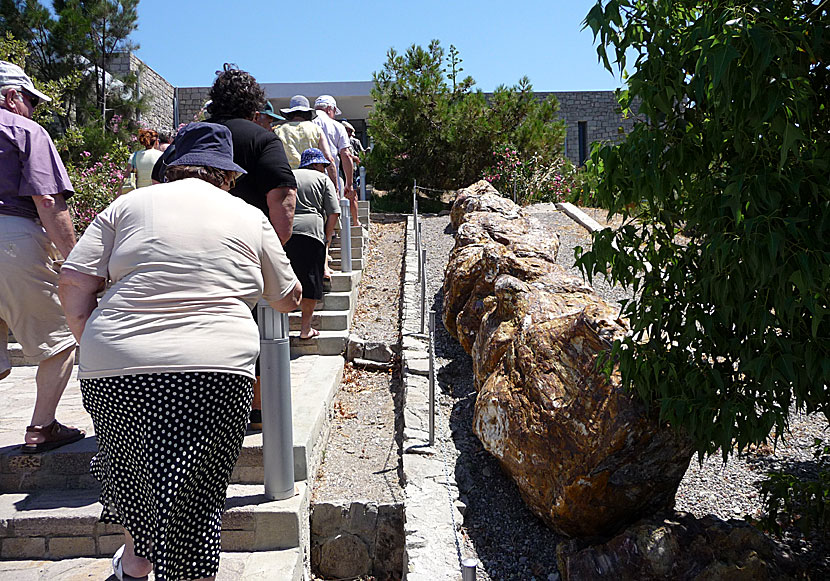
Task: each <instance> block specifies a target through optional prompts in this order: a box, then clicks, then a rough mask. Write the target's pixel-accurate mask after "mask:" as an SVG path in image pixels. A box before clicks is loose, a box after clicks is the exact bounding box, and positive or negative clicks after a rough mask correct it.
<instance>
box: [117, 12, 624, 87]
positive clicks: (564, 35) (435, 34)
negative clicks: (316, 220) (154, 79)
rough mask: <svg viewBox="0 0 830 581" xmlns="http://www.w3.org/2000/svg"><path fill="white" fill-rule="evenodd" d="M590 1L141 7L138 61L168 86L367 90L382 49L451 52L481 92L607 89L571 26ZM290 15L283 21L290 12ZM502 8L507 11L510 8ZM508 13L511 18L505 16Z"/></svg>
mask: <svg viewBox="0 0 830 581" xmlns="http://www.w3.org/2000/svg"><path fill="white" fill-rule="evenodd" d="M593 4H594V2H593V0H572V1H562V0H560V1H550V0H548V1H542V0H524V1H522V2H517V3H516V4H515V5H510V4H509V3H508V2H504V1H503V0H502V1H499V2H494V1H488V0H484V1H477V2H476V1H468V0H463V1H457V0H443V1H435V0H410V1H409V2H403V1H401V0H387V1H385V2H380V1H375V0H367V1H359V0H353V1H348V0H340V1H338V2H333V1H330V0H314V1H311V2H294V3H291V2H273V1H271V2H266V1H263V0H248V1H246V0H242V1H240V2H237V3H235V4H234V3H232V2H228V1H227V0H224V1H222V2H219V1H216V0H199V1H195V0H176V1H175V2H170V1H169V0H141V2H140V3H139V8H138V14H139V29H138V31H137V32H135V33H134V34H133V40H135V41H136V42H138V43H139V45H140V48H139V50H138V51H137V54H138V56H139V57H140V58H141V59H142V60H143V61H144V62H146V63H147V64H148V65H149V66H150V67H152V68H153V69H155V70H156V71H158V72H159V73H160V74H161V75H162V76H164V77H165V78H166V79H167V80H168V81H170V82H171V83H172V84H173V85H176V86H179V87H189V86H207V85H210V84H211V83H212V82H213V78H214V73H215V71H216V70H217V69H219V68H221V66H222V63H224V62H232V63H236V64H237V65H239V67H240V68H242V69H244V70H247V71H249V72H251V73H252V74H253V75H254V76H255V77H256V78H257V80H258V81H260V82H263V83H281V82H291V83H297V82H321V81H368V80H371V77H372V72H373V71H377V70H379V69H380V68H381V67H382V66H383V63H384V62H385V60H386V51H387V50H388V49H389V48H390V47H394V48H395V49H397V50H398V51H399V52H402V51H403V50H405V49H406V48H407V47H408V46H409V45H411V44H413V43H415V44H421V45H424V46H426V44H427V43H429V41H430V40H432V39H434V38H437V39H439V40H440V41H441V44H442V45H443V46H444V47H445V48H446V49H448V48H449V45H450V44H454V45H455V46H456V47H457V48H458V49H459V51H460V53H461V57H462V58H463V59H464V62H463V63H462V66H463V67H464V73H463V74H469V75H472V76H473V78H474V79H475V80H476V86H477V87H479V88H481V89H483V90H485V91H491V90H492V89H493V88H495V87H496V86H497V85H499V84H507V85H512V84H515V83H516V82H517V81H518V80H519V79H520V78H521V77H522V76H523V75H527V76H528V77H529V78H530V80H531V82H532V83H533V87H534V89H536V90H537V91H587V90H609V89H614V88H617V87H618V86H620V83H619V81H618V79H617V78H615V77H614V76H612V75H611V74H610V73H609V72H607V71H606V70H605V69H603V68H602V66H601V65H600V64H599V63H598V62H597V57H596V50H595V47H594V44H593V37H592V34H591V32H590V30H581V28H582V25H581V22H582V20H583V19H584V18H585V15H586V14H587V13H588V11H589V10H590V8H591V6H593ZM292 6H293V7H295V8H294V10H295V12H294V13H293V15H292V14H290V13H284V12H283V11H284V10H291V8H289V7H292ZM511 6H512V7H511ZM508 8H510V9H508Z"/></svg>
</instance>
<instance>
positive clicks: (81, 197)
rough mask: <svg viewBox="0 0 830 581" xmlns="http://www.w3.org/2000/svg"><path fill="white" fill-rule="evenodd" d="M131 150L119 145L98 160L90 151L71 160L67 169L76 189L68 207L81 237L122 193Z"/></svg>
mask: <svg viewBox="0 0 830 581" xmlns="http://www.w3.org/2000/svg"><path fill="white" fill-rule="evenodd" d="M128 157H129V150H128V149H127V146H126V145H123V144H119V145H117V146H115V147H113V148H112V149H111V151H110V152H108V153H105V154H104V155H103V156H102V157H101V158H100V159H97V160H96V159H95V158H94V157H93V156H92V154H91V153H90V152H88V151H87V152H82V153H81V159H82V161H80V162H78V163H69V164H67V166H66V170H67V172H68V173H69V179H70V180H71V181H72V185H73V187H74V188H75V195H74V196H72V197H71V198H70V199H69V208H70V211H71V213H72V221H73V223H74V225H75V231H76V233H77V234H78V235H79V236H80V235H81V234H83V232H84V230H86V227H87V226H89V224H90V222H92V220H93V219H94V218H95V216H97V215H98V214H99V213H100V212H101V211H102V210H103V209H104V208H106V207H107V206H109V205H110V204H111V203H112V201H113V200H114V199H115V198H117V197H118V195H119V194H120V193H121V186H122V184H123V183H124V179H125V178H126V175H127V172H126V165H127V159H128Z"/></svg>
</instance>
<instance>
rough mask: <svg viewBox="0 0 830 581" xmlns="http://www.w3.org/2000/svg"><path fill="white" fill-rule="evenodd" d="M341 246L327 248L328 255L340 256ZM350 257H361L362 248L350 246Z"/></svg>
mask: <svg viewBox="0 0 830 581" xmlns="http://www.w3.org/2000/svg"><path fill="white" fill-rule="evenodd" d="M341 253H342V249H341V248H329V256H331V257H332V258H333V259H334V258H341ZM352 258H363V248H361V247H352Z"/></svg>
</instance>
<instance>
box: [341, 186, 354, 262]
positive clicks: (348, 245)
mask: <svg viewBox="0 0 830 581" xmlns="http://www.w3.org/2000/svg"><path fill="white" fill-rule="evenodd" d="M351 271H352V215H351V210H350V206H349V200H348V199H347V198H341V199H340V272H351Z"/></svg>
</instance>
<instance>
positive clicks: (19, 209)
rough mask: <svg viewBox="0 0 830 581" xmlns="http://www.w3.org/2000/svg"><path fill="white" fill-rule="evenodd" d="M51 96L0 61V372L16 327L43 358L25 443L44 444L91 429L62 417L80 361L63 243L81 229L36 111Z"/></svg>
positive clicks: (67, 246) (68, 244) (5, 370)
mask: <svg viewBox="0 0 830 581" xmlns="http://www.w3.org/2000/svg"><path fill="white" fill-rule="evenodd" d="M41 100H46V101H48V100H50V99H49V97H47V96H46V95H44V94H43V93H41V92H40V91H38V90H37V89H35V87H34V84H33V83H32V80H31V79H30V78H29V77H28V76H26V74H25V73H24V72H23V69H21V68H20V67H18V66H17V65H14V64H12V63H9V62H6V61H0V273H2V274H0V379H3V378H4V377H6V376H7V375H9V373H10V372H11V363H10V361H9V357H8V349H7V337H8V329H9V328H11V330H12V332H13V333H14V336H15V338H16V339H17V341H18V342H19V343H20V345H21V346H22V348H23V354H24V355H25V356H26V357H27V358H28V359H29V360H30V361H36V362H37V363H38V371H37V377H36V383H37V398H36V400H35V409H34V412H33V414H32V424H31V425H30V426H29V427H27V428H26V437H25V444H24V445H23V447H22V451H23V452H24V453H28V454H34V453H39V452H45V451H47V450H52V449H54V448H57V447H59V446H63V445H65V444H69V443H71V442H75V441H77V440H80V439H81V438H83V437H84V433H83V432H82V431H80V430H78V429H76V428H73V427H69V426H64V425H62V424H60V423H59V422H58V421H57V420H56V419H55V409H56V408H57V406H58V401H60V398H61V395H62V394H63V391H64V389H65V388H66V384H67V383H68V382H69V377H70V375H71V374H72V365H73V363H74V361H75V339H74V337H73V336H72V333H71V332H70V331H69V328H68V327H67V325H66V320H65V318H64V315H63V310H62V309H61V305H60V301H59V300H58V293H57V291H58V268H59V267H58V265H57V264H56V260H57V259H58V251H60V253H61V254H62V255H63V256H64V257H66V256H68V255H69V251H70V250H72V247H73V246H75V231H74V228H73V226H72V220H71V219H70V217H69V211H68V209H67V207H66V198H68V197H69V196H71V195H72V193H73V191H72V184H71V183H70V182H69V176H68V175H67V173H66V169H65V168H64V166H63V162H61V159H60V157H59V156H58V152H57V150H56V149H55V145H54V143H52V140H51V138H50V137H49V134H48V133H46V131H45V130H44V129H43V127H41V126H40V125H38V124H37V123H35V122H34V121H32V120H31V119H30V118H31V116H32V111H34V108H35V107H36V106H37V104H38V103H39V102H40V101H41Z"/></svg>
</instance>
